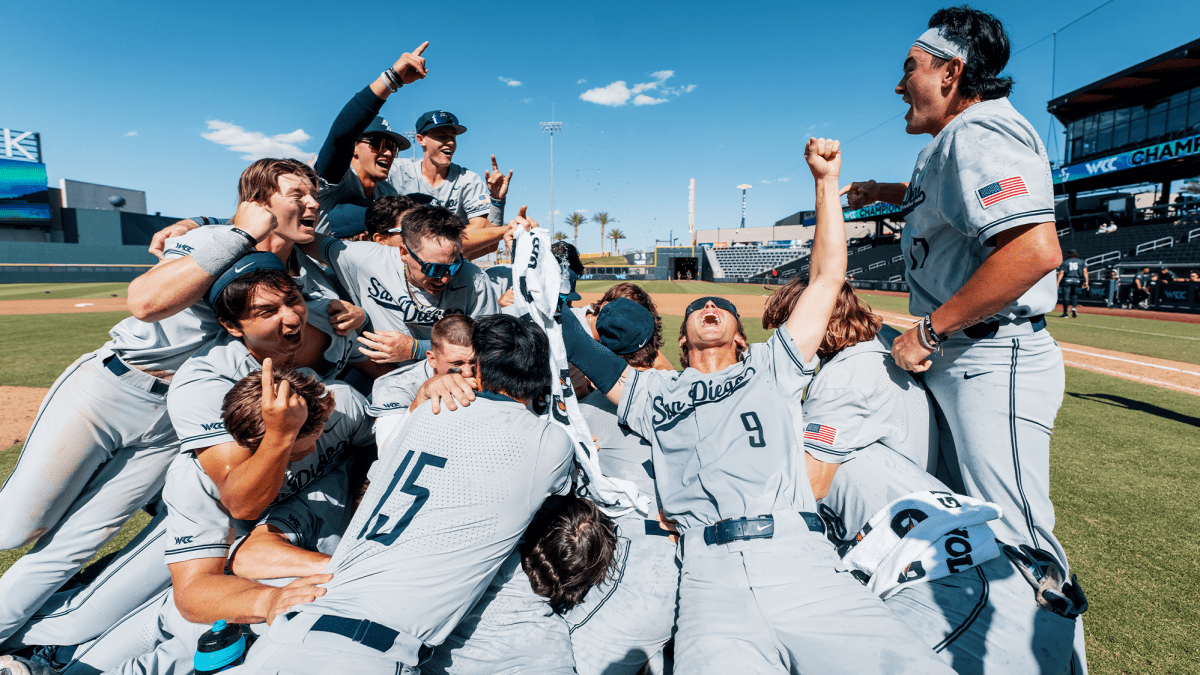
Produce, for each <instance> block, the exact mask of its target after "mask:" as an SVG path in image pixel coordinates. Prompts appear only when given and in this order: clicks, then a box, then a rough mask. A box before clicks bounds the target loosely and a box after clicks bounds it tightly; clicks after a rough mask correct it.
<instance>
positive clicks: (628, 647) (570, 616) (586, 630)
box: [567, 392, 679, 675]
mask: <svg viewBox="0 0 1200 675" xmlns="http://www.w3.org/2000/svg"><path fill="white" fill-rule="evenodd" d="M579 408H580V410H581V411H582V412H583V417H584V419H586V420H587V424H588V428H589V429H591V431H592V433H593V434H594V435H595V436H596V447H597V448H598V449H599V458H600V470H601V472H602V473H603V474H604V475H606V476H611V477H614V478H622V479H625V480H628V481H632V482H633V483H634V484H636V485H637V486H638V488H639V489H640V490H641V491H642V493H643V494H646V495H648V496H649V497H650V498H651V503H655V504H656V503H657V496H656V494H655V489H654V468H653V464H652V463H651V459H650V451H651V446H650V443H649V442H647V441H646V440H645V439H643V438H642V437H640V436H638V435H637V434H634V433H633V432H631V431H630V430H629V429H628V428H626V427H622V426H620V425H618V424H617V406H616V405H614V404H613V403H612V402H611V401H609V400H608V399H607V398H606V397H605V396H604V395H603V394H601V393H600V392H592V393H591V394H590V395H588V396H586V397H585V398H583V399H582V400H581V401H580V402H579ZM589 496H591V497H592V498H595V496H594V495H589ZM613 523H614V525H616V530H617V554H616V564H615V566H614V569H613V572H612V574H611V576H610V577H609V579H608V580H606V581H605V582H604V583H602V584H600V585H599V586H596V587H595V588H593V589H592V590H590V591H588V594H587V596H586V597H584V599H583V602H582V603H580V604H579V605H576V606H575V607H573V608H572V609H571V610H570V611H569V612H568V613H567V622H568V624H570V626H571V646H572V648H573V650H574V653H575V669H576V671H577V672H578V673H579V674H580V675H600V674H601V673H603V674H604V675H622V674H626V675H636V673H637V672H638V671H640V670H641V669H642V668H643V667H644V666H645V665H646V664H647V663H650V664H651V671H652V672H654V673H661V672H663V671H662V664H661V661H662V658H663V656H662V648H663V645H665V644H666V643H667V641H668V640H670V639H671V634H672V632H673V631H674V628H675V595H676V593H678V591H679V561H678V558H677V556H676V552H677V547H676V545H675V544H674V543H673V542H671V540H670V539H669V538H668V537H667V534H668V533H667V532H666V531H665V530H663V529H662V528H660V527H659V525H658V521H657V520H645V519H644V517H643V516H642V515H641V514H638V513H637V512H633V513H630V514H627V515H623V516H619V517H617V518H615V519H613Z"/></svg>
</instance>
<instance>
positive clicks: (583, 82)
mask: <svg viewBox="0 0 1200 675" xmlns="http://www.w3.org/2000/svg"><path fill="white" fill-rule="evenodd" d="M575 84H587V80H585V79H583V78H582V77H581V78H579V79H578V80H575Z"/></svg>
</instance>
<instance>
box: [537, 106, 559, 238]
mask: <svg viewBox="0 0 1200 675" xmlns="http://www.w3.org/2000/svg"><path fill="white" fill-rule="evenodd" d="M550 119H554V107H553V106H551V107H550ZM541 126H542V133H543V134H550V237H551V238H553V237H554V132H556V131H562V122H542V123H541Z"/></svg>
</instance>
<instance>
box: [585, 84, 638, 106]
mask: <svg viewBox="0 0 1200 675" xmlns="http://www.w3.org/2000/svg"><path fill="white" fill-rule="evenodd" d="M629 96H630V93H629V87H626V86H625V81H624V80H617V81H616V82H613V83H612V84H610V85H608V86H607V87H597V88H595V89H588V90H587V91H585V92H583V93H582V94H580V95H579V98H581V99H583V100H584V101H590V102H592V103H599V104H600V105H609V106H614V107H616V106H619V105H625V103H626V102H628V101H629Z"/></svg>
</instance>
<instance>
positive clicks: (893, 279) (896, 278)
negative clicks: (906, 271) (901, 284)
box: [888, 274, 904, 283]
mask: <svg viewBox="0 0 1200 675" xmlns="http://www.w3.org/2000/svg"><path fill="white" fill-rule="evenodd" d="M888 281H891V282H893V283H894V282H897V281H904V275H902V274H893V275H892V276H890V277H888Z"/></svg>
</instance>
